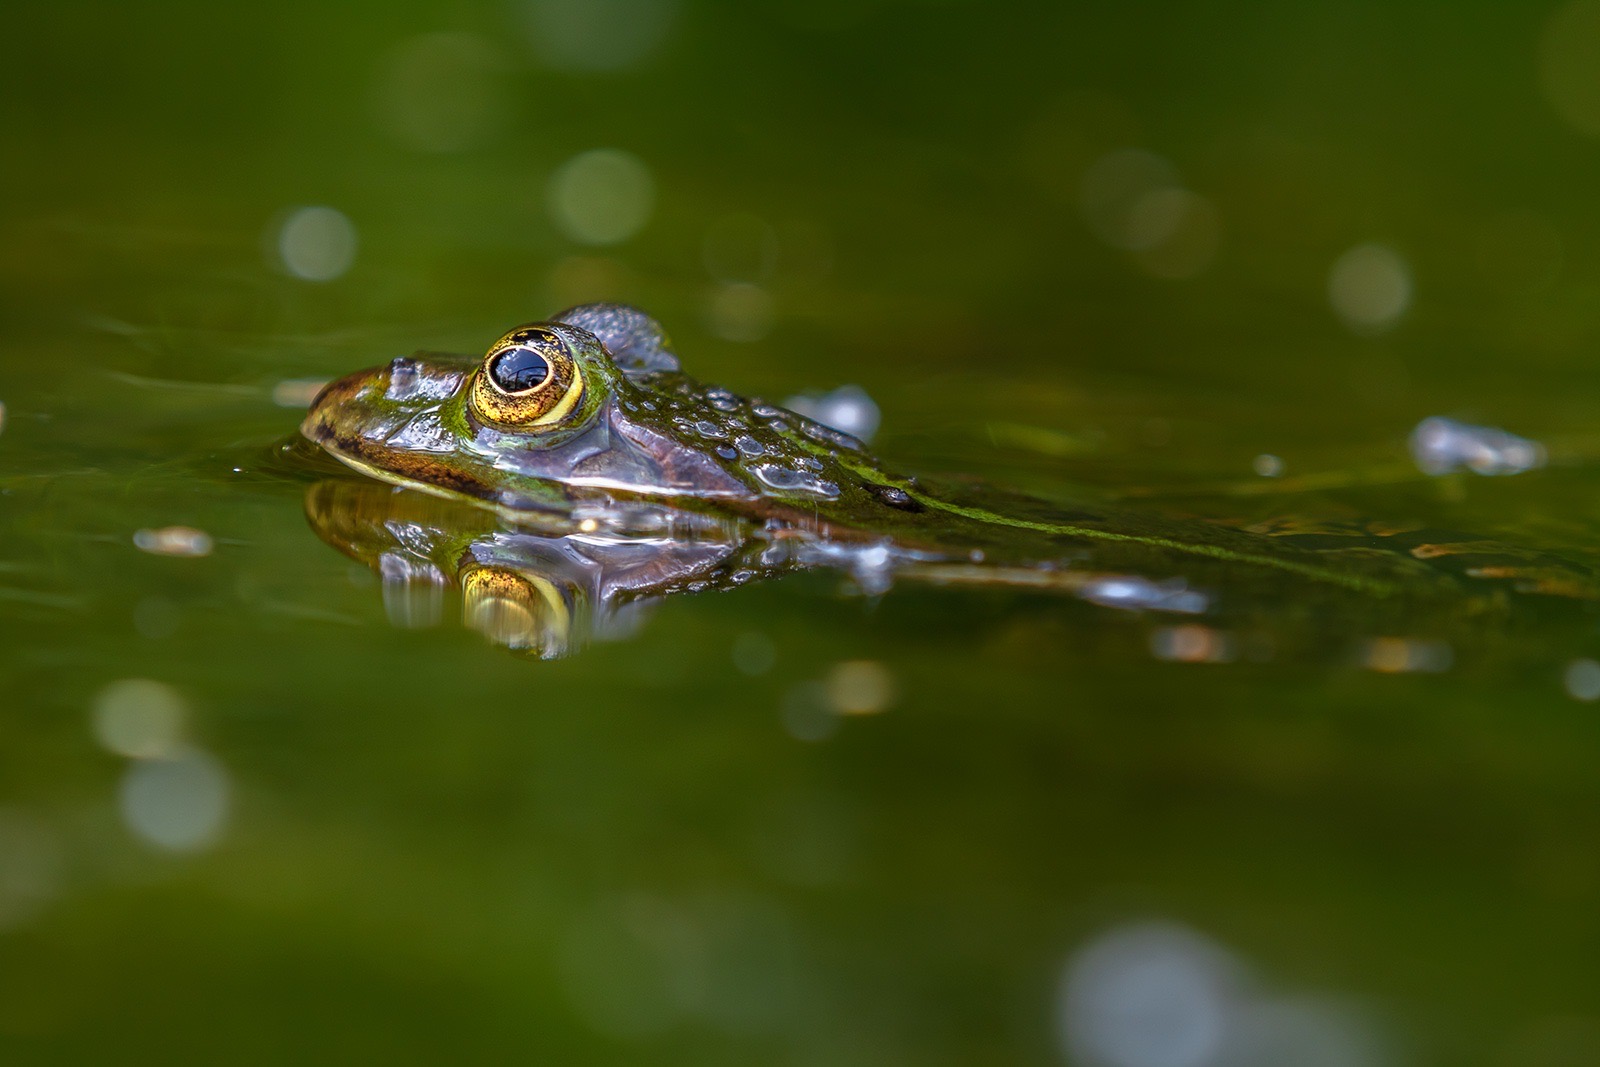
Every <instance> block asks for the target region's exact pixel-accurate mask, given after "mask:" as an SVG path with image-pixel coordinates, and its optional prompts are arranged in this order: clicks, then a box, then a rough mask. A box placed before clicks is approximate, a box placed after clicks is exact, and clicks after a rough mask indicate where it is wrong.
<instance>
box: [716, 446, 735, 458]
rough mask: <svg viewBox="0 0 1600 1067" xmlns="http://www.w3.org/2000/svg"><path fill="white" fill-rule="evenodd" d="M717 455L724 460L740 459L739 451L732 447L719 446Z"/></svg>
mask: <svg viewBox="0 0 1600 1067" xmlns="http://www.w3.org/2000/svg"><path fill="white" fill-rule="evenodd" d="M717 455H719V456H721V457H722V458H723V459H738V458H739V450H738V449H737V448H734V447H733V446H732V445H718V446H717Z"/></svg>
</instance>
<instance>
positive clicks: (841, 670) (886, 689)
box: [827, 659, 895, 715]
mask: <svg viewBox="0 0 1600 1067" xmlns="http://www.w3.org/2000/svg"><path fill="white" fill-rule="evenodd" d="M827 687H828V703H829V704H831V705H832V706H833V710H834V711H836V712H838V713H839V714H840V715H875V714H877V713H878V712H880V711H882V710H884V709H885V708H887V707H888V706H889V705H890V704H891V703H893V702H894V697H895V683H894V675H893V674H891V673H889V668H887V667H885V666H884V665H883V664H881V663H878V662H875V661H873V660H865V659H856V660H846V661H844V662H843V663H838V664H835V665H834V668H833V670H831V671H829V672H828V681H827Z"/></svg>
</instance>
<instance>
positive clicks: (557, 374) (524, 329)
mask: <svg viewBox="0 0 1600 1067" xmlns="http://www.w3.org/2000/svg"><path fill="white" fill-rule="evenodd" d="M582 396H583V372H582V371H581V370H579V369H578V365H577V363H576V362H575V361H574V360H573V358H572V353H571V352H569V351H568V350H567V346H566V344H565V343H564V342H563V341H562V340H561V338H560V337H557V336H556V334H555V333H554V332H553V331H551V330H548V329H546V328H545V327H543V326H518V327H517V328H516V329H514V330H512V331H511V332H509V333H507V334H506V335H505V336H504V337H502V338H500V340H498V341H496V342H495V343H494V344H493V345H491V346H490V347H489V354H488V355H487V356H485V357H484V360H483V366H481V367H479V368H478V369H477V370H476V371H475V372H474V373H473V376H472V392H471V398H470V400H471V407H472V413H473V414H474V415H476V416H477V417H478V418H480V419H482V420H483V421H485V422H489V423H494V424H495V425H498V426H505V427H514V428H516V429H519V430H529V429H537V428H539V427H542V426H554V425H556V424H558V423H559V422H560V421H561V420H562V419H563V418H565V417H566V416H567V415H568V414H569V413H570V412H571V411H572V409H573V408H574V407H576V406H577V404H578V400H579V398H581V397H582Z"/></svg>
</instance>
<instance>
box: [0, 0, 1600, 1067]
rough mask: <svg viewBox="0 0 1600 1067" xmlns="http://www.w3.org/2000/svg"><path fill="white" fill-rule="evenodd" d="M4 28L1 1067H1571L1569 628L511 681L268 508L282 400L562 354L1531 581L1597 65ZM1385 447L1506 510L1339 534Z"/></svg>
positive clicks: (809, 16) (1080, 29)
mask: <svg viewBox="0 0 1600 1067" xmlns="http://www.w3.org/2000/svg"><path fill="white" fill-rule="evenodd" d="M7 15H8V18H7V20H6V21H7V23H8V28H7V31H6V32H5V33H4V34H3V35H0V403H3V404H4V409H3V412H4V414H3V420H4V421H3V424H0V682H3V690H0V692H3V694H4V700H3V702H0V708H3V711H0V737H3V739H4V742H5V743H4V745H3V746H0V1057H3V1059H4V1061H5V1062H7V1063H30V1064H31V1063H86V1062H91V1063H92V1062H100V1063H162V1064H170V1063H217V1062H230V1063H282V1062H300V1063H321V1062H349V1061H350V1060H353V1059H361V1060H365V1059H374V1058H379V1057H381V1058H383V1059H385V1060H387V1061H389V1062H397V1063H398V1062H407V1063H409V1062H416V1063H437V1062H516V1061H534V1060H537V1061H541V1062H557V1063H607V1062H616V1063H629V1064H636V1063H685V1064H720V1063H729V1064H735V1063H737V1064H746V1063H775V1064H777V1063H781V1064H807V1065H810V1064H816V1065H823V1064H827V1065H835V1064H840V1065H848V1064H862V1065H866V1064H873V1065H880V1064H898V1063H904V1064H913V1063H914V1064H934V1063H952V1064H955V1063H962V1064H965V1063H980V1062H981V1063H1062V1062H1067V1063H1074V1064H1083V1065H1088V1067H1099V1065H1105V1067H1218V1065H1225V1064H1228V1065H1261V1067H1266V1065H1269V1064H1270V1065H1277V1067H1282V1065H1314V1067H1367V1065H1390V1064H1394V1065H1399V1064H1456V1063H1461V1064H1492V1065H1497V1067H1500V1065H1529V1067H1564V1065H1575V1064H1590V1063H1594V1062H1596V1061H1597V1060H1600V1007H1597V997H1600V979H1597V976H1596V971H1595V966H1594V959H1595V957H1596V950H1597V949H1600V918H1597V916H1600V910H1597V908H1596V904H1597V902H1600V784H1597V778H1596V775H1595V773H1594V771H1595V767H1596V765H1597V758H1600V726H1597V724H1596V722H1595V718H1594V709H1593V707H1592V706H1591V705H1590V704H1589V703H1588V702H1587V700H1586V699H1575V697H1587V696H1588V694H1589V692H1590V690H1589V689H1587V688H1586V687H1585V685H1584V684H1582V679H1583V676H1582V673H1581V671H1580V673H1579V675H1578V682H1577V683H1575V682H1574V681H1573V678H1574V675H1573V673H1572V666H1571V663H1570V662H1569V661H1570V659H1571V657H1572V656H1575V655H1580V654H1584V653H1587V654H1589V655H1595V654H1600V634H1597V633H1596V632H1595V630H1594V627H1593V624H1592V622H1589V621H1581V622H1576V623H1573V624H1572V625H1571V627H1570V628H1569V629H1568V630H1567V631H1565V632H1564V639H1563V642H1562V645H1563V647H1562V651H1561V652H1560V653H1559V654H1557V653H1556V652H1555V651H1554V650H1552V651H1551V653H1550V654H1549V655H1548V656H1547V657H1544V658H1543V659H1541V658H1539V657H1533V658H1532V660H1531V661H1529V660H1524V661H1522V662H1523V663H1524V665H1523V666H1519V667H1517V668H1516V669H1497V670H1495V671H1492V672H1491V671H1477V670H1474V665H1473V664H1472V663H1470V662H1460V661H1459V660H1458V662H1456V663H1455V664H1454V666H1453V667H1452V669H1450V670H1447V671H1444V672H1441V673H1426V672H1425V673H1412V674H1401V675H1391V674H1384V673H1376V672H1373V671H1369V670H1363V669H1360V667H1359V665H1358V659H1357V657H1356V654H1355V652H1354V651H1351V650H1344V651H1341V650H1338V649H1335V650H1333V654H1332V655H1330V657H1329V660H1330V661H1331V662H1332V663H1333V664H1334V665H1333V666H1329V665H1328V664H1327V663H1321V664H1320V665H1309V664H1297V663H1289V662H1264V663H1230V664H1195V663H1169V662H1156V661H1155V660H1154V659H1153V658H1152V655H1151V648H1152V647H1153V646H1152V641H1153V640H1156V638H1155V637H1154V636H1153V635H1154V634H1156V633H1157V632H1158V626H1159V625H1160V624H1159V622H1158V620H1152V619H1145V618H1141V617H1136V616H1121V615H1118V616H1115V617H1112V615H1111V613H1108V612H1106V611H1104V610H1103V609H1098V608H1093V607H1091V606H1089V605H1084V604H1076V603H1071V604H1063V603H1058V602H1051V601H1042V600H1038V599H1032V598H1029V597H1026V596H1022V595H1018V594H1001V593H995V592H982V591H962V592H957V591H935V590H926V589H925V590H913V589H904V590H896V591H894V592H893V593H892V594H890V595H889V596H888V597H886V598H884V599H883V600H882V601H881V602H873V601H868V600H865V599H862V598H859V597H841V596H839V595H838V590H837V588H836V582H835V581H834V580H833V579H828V578H823V577H815V578H805V579H800V580H791V581H786V582H782V583H776V584H772V585H768V586H762V587H752V588H746V589H742V590H739V591H737V592H736V593H730V594H726V595H710V596H704V597H698V598H688V599H679V600H675V601H672V602H670V603H667V604H663V605H661V606H660V609H659V610H658V612H657V613H656V614H655V616H654V617H653V618H652V619H650V620H649V621H648V623H647V625H646V626H645V627H644V629H643V630H642V631H641V632H640V633H639V634H638V635H637V636H636V637H634V638H633V639H631V640H628V641H624V642H616V643H606V644H598V645H596V646H595V647H593V648H591V649H589V650H588V651H587V652H585V653H584V654H583V655H581V656H579V657H576V658H574V659H571V660H566V661H561V662H551V663H540V662H530V661H526V660H521V659H517V658H515V657H512V656H509V655H506V654H505V653H504V652H502V651H500V650H498V649H494V648H492V647H490V646H489V645H487V644H486V643H484V642H483V641H481V640H480V639H479V638H478V637H476V636H475V635H473V634H470V633H468V632H466V631H464V630H462V629H461V628H459V627H454V626H451V627H446V628H441V629H436V630H428V631H408V630H403V629H396V628H393V627H391V626H390V625H389V624H388V622H387V620H386V618H385V614H384V609H383V604H382V602H381V599H380V596H379V591H378V588H377V584H376V580H375V579H373V578H372V577H371V576H370V575H369V574H367V573H366V572H365V571H364V570H363V569H361V568H359V567H357V566H355V565H353V564H352V563H350V561H348V560H346V559H344V558H343V557H341V556H339V555H338V554H336V553H335V552H333V551H331V550H330V549H328V548H326V547H325V546H323V545H322V544H321V542H319V541H318V540H317V538H316V537H315V535H314V534H313V533H312V532H311V531H310V530H309V529H308V528H307V527H306V524H305V520H304V518H303V516H302V514H301V503H300V498H301V495H302V492H303V490H304V487H305V483H304V481H303V480H299V479H297V478H296V477H294V476H292V472H290V473H289V474H286V473H285V472H284V471H283V470H282V469H281V467H280V466H279V465H278V463H277V461H276V460H274V459H273V455H274V453H273V452H272V446H273V445H274V443H275V442H277V441H280V440H282V439H283V438H284V437H286V436H287V435H289V434H291V433H292V432H293V430H294V427H295V426H296V424H297V422H298V419H299V413H298V411H297V410H296V408H295V404H296V403H297V399H296V398H297V397H299V398H300V400H299V402H300V403H303V395H304V392H305V388H306V386H305V383H306V382H309V381H315V380H320V379H324V378H327V377H329V376H332V375H335V374H340V373H344V372H346V371H348V370H352V369H355V368H357V367H360V366H365V365H368V364H372V363H376V362H381V361H383V360H385V359H387V358H389V357H390V356H392V355H394V354H396V353H399V352H407V351H410V350H412V349H415V348H442V349H447V350H455V351H476V350H479V349H481V348H482V347H483V345H484V344H485V343H487V342H488V341H489V340H491V339H492V338H494V337H495V336H497V335H498V334H499V333H500V332H501V331H502V330H503V329H505V328H506V327H507V326H509V325H511V324H513V323H515V322H519V321H523V320H526V319H531V318H537V317H539V316H541V315H544V314H548V313H550V312H553V311H555V310H556V309H557V308H559V307H562V306H565V305H567V304H570V303H574V302H578V301H581V300H591V299H601V298H610V299H624V300H628V301H632V302H635V303H638V304H640V305H641V306H643V307H645V308H647V309H649V310H650V311H651V312H652V313H653V314H655V315H656V316H657V317H658V318H660V319H661V320H662V321H663V322H664V323H665V324H666V326H667V328H668V329H669V330H670V331H671V333H672V334H673V336H674V338H675V340H676V342H677V344H678V348H679V350H680V351H681V352H682V354H683V355H684V359H685V364H686V368H687V369H688V370H689V371H691V372H692V373H694V374H696V375H698V376H700V377H703V378H705V379H708V380H712V381H718V382H724V383H726V384H727V385H729V386H730V387H732V388H735V389H737V390H740V391H744V392H751V393H760V394H763V395H767V396H771V397H782V396H786V395H789V394H791V393H793V392H796V391H799V390H802V389H808V388H829V387H832V386H834V385H836V384H838V383H840V382H844V381H850V382H855V383H858V384H860V385H862V386H864V387H866V388H867V389H868V391H869V392H870V393H871V394H872V396H873V397H874V398H875V399H876V400H877V402H878V404H879V405H880V407H881V408H882V410H883V413H884V420H885V428H884V431H883V433H882V435H881V438H880V442H881V445H882V448H883V451H884V452H885V453H886V454H888V455H891V456H892V457H893V458H894V459H895V460H896V461H897V462H900V463H902V464H904V465H907V466H909V467H912V468H916V469H921V470H928V471H939V470H943V471H947V472H956V473H976V474H983V475H987V476H990V477H994V478H997V479H1000V480H1003V481H1006V482H1009V483H1011V484H1015V485H1020V486H1023V487H1026V488H1030V489H1033V490H1035V491H1038V492H1045V493H1052V494H1054V495H1057V496H1064V495H1068V494H1069V493H1070V492H1073V491H1077V490H1080V489H1081V490H1084V491H1088V490H1091V489H1092V490H1093V491H1095V492H1098V493H1112V494H1117V493H1124V492H1128V493H1131V492H1133V491H1134V490H1137V491H1139V492H1141V493H1145V494H1146V495H1150V494H1162V493H1165V494H1169V495H1183V496H1184V498H1185V499H1186V500H1187V501H1188V506H1191V507H1194V508H1196V509H1198V510H1203V511H1207V512H1209V513H1217V514H1230V513H1237V512H1238V511H1240V510H1246V509H1245V505H1244V504H1241V503H1240V498H1239V497H1238V496H1237V495H1236V492H1237V490H1238V486H1240V485H1242V484H1245V483H1249V484H1251V485H1256V486H1257V487H1259V484H1260V482H1261V480H1260V479H1259V478H1258V477H1257V475H1256V474H1254V473H1253V469H1257V468H1253V463H1254V462H1255V461H1256V460H1257V459H1258V458H1259V457H1261V456H1263V455H1269V456H1273V457H1278V458H1279V460H1280V461H1281V462H1282V464H1283V468H1284V471H1285V478H1284V480H1283V488H1282V490H1281V491H1280V492H1279V493H1277V494H1276V495H1275V496H1274V497H1273V498H1272V499H1271V500H1268V501H1266V502H1260V501H1258V500H1256V499H1255V498H1252V502H1251V503H1250V504H1249V509H1257V510H1262V511H1269V512H1270V511H1277V512H1282V513H1310V514H1314V515H1335V516H1341V517H1349V516H1352V515H1355V516H1361V517H1382V518H1392V519H1395V520H1397V521H1413V520H1415V521H1426V522H1430V523H1437V524H1440V525H1445V526H1448V527H1451V528H1459V529H1468V530H1475V531H1483V532H1484V533H1487V534H1493V535H1495V536H1499V537H1501V538H1503V539H1506V540H1513V541H1519V542H1528V543H1532V544H1535V545H1541V546H1547V547H1556V548H1564V549H1570V550H1582V549H1585V548H1588V547H1589V546H1592V545H1593V544H1594V543H1595V537H1594V535H1595V533H1596V531H1597V530H1600V493H1597V490H1600V476H1597V475H1596V473H1595V469H1596V468H1595V465H1594V462H1593V461H1594V459H1595V458H1596V457H1597V456H1600V435H1597V434H1596V433H1595V431H1594V426H1595V419H1596V415H1597V414H1600V402H1597V400H1596V387H1597V386H1600V367H1597V366H1596V363H1595V361H1594V359H1593V358H1592V354H1593V352H1594V349H1595V345H1596V340H1597V337H1600V299H1597V297H1600V200H1597V198H1596V196H1595V190H1596V188H1597V187H1600V186H1597V182H1600V140H1597V135H1600V4H1597V3H1594V2H1590V0H1578V2H1574V3H1568V4H1566V5H1561V4H1493V3H1477V2H1468V3H1457V4H1453V5H1448V6H1444V5H1437V4H1425V3H1396V2H1392V0H1391V2H1385V3H1377V2H1373V3H1353V2H1326V3H1318V4H1297V3H1274V4H1265V3H1263V4H1247V3H1231V4H1224V3H1206V4H1193V5H1176V4H1158V3H1152V2H1133V3H1125V4H1121V5H1115V6H1113V5H1088V4H1037V5H1026V4H979V3H976V2H973V0H862V2H853V3H852V2H845V0H818V2H803V0H751V2H747V3H732V2H726V3H713V2H709V0H698V2H696V0H590V2H584V0H505V2H496V3H476V2H467V0H457V2H450V3H427V4H424V3H406V2H399V3H388V4H342V5H333V6H329V5H317V4H311V3H296V2H282V3H275V4H271V5H260V6H236V5H217V4H200V3H178V2H171V3H147V4H99V3H73V2H66V3H53V4H49V5H45V4H38V3H29V2H23V3H17V4H13V5H12V6H11V7H10V8H9V9H8V11H7ZM1441 413H1443V414H1451V415H1457V416H1462V417H1467V418H1474V419H1482V420H1484V421H1487V422H1492V423H1497V424H1503V425H1506V426H1508V427H1511V428H1513V429H1516V430H1517V431H1518V432H1521V433H1527V434H1530V435H1533V436H1535V437H1538V438H1539V439H1541V440H1543V441H1545V442H1546V443H1547V444H1548V445H1549V446H1550V449H1551V455H1552V460H1553V467H1554V468H1555V469H1552V470H1551V471H1547V472H1542V473H1539V474H1531V475H1527V476H1524V477H1521V478H1516V479H1504V480H1488V479H1483V480H1475V481H1472V482H1465V481H1460V480H1448V481H1445V482H1439V483H1424V481H1423V480H1422V479H1420V478H1416V477H1410V478H1401V479H1400V480H1399V483H1398V484H1396V485H1388V486H1378V487H1374V486H1373V485H1372V484H1370V483H1369V482H1366V481H1364V480H1363V478H1362V477H1361V476H1360V475H1359V474H1349V472H1360V471H1364V470H1369V469H1381V470H1390V469H1391V467H1386V466H1385V464H1390V465H1392V464H1393V463H1394V462H1395V460H1396V457H1400V459H1401V465H1402V467H1403V466H1404V462H1403V457H1404V439H1405V435H1406V433H1407V432H1408V431H1409V430H1410V428H1411V427H1412V426H1413V425H1414V424H1415V422H1416V421H1417V420H1418V419H1419V418H1422V417H1424V416H1427V415H1433V414H1441ZM1302 474H1304V475H1308V476H1329V477H1331V478H1332V480H1333V482H1341V481H1343V482H1347V483H1350V485H1352V486H1353V488H1347V489H1346V490H1343V491H1337V492H1334V491H1314V490H1313V489H1311V488H1305V487H1304V485H1303V484H1302V485H1301V486H1300V487H1299V488H1297V483H1296V482H1295V478H1296V476H1298V475H1302ZM1347 475H1348V476H1347ZM1313 480H1314V479H1313ZM1323 484H1327V483H1326V482H1325V483H1323ZM1218 487H1220V488H1218ZM172 525H184V526H189V527H194V528H197V529H200V530H202V531H204V532H205V534H206V535H207V537H208V538H209V539H210V542H211V544H210V551H209V552H208V553H206V554H203V555H199V556H195V557H178V558H173V557H169V556H164V555H161V554H158V553H151V552H148V551H140V550H139V548H138V547H136V545H135V543H134V535H135V532H136V531H139V530H149V529H159V528H163V527H168V526H172ZM1375 636H1382V635H1376V634H1368V633H1352V634H1349V635H1348V637H1349V639H1350V642H1351V649H1354V648H1355V647H1356V646H1357V644H1358V643H1359V641H1361V640H1363V639H1368V638H1371V637H1375ZM1401 636H1406V635H1401ZM1516 639H1517V635H1515V634H1507V635H1506V640H1507V641H1508V642H1510V641H1514V640H1516ZM1156 647H1159V646H1158V645H1157V646H1156ZM1346 653H1348V654H1346ZM862 662H865V663H868V664H870V665H871V667H870V670H871V671H875V672H877V673H876V674H875V675H874V676H875V677H879V678H886V679H888V681H889V685H890V693H889V696H888V697H887V699H886V700H885V701H883V702H881V703H880V708H879V710H880V711H881V714H876V715H871V716H848V715H843V714H840V713H839V712H838V708H837V707H836V706H834V705H830V704H829V700H830V698H829V696H828V694H829V692H830V691H831V690H830V681H832V682H834V683H837V681H838V679H839V678H840V677H841V673H840V672H841V671H843V672H845V673H844V675H843V676H844V677H848V676H849V671H850V670H851V669H853V668H850V667H849V666H847V665H850V664H860V663H862ZM1564 679H1565V681H1564ZM836 704H837V701H835V705H836ZM119 722H120V723H124V724H126V723H128V722H135V723H140V724H143V726H142V727H141V729H143V730H144V733H142V734H137V735H136V736H133V737H131V738H130V737H129V736H124V735H122V734H119V733H118V732H117V729H116V728H115V726H114V724H116V723H119ZM108 724H112V725H108ZM152 738H153V739H154V740H152ZM158 742H159V743H158ZM151 745H155V748H151V747H150V746H151ZM152 755H156V756H159V758H150V757H151V756H152Z"/></svg>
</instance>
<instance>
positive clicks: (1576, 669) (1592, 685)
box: [1561, 659, 1600, 702]
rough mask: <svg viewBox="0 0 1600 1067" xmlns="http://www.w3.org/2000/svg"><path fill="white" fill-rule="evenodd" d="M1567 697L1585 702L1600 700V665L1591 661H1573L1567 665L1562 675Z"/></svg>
mask: <svg viewBox="0 0 1600 1067" xmlns="http://www.w3.org/2000/svg"><path fill="white" fill-rule="evenodd" d="M1561 680H1562V682H1563V683H1564V684H1565V685H1566V689H1567V695H1568V696H1570V697H1571V698H1572V699H1573V700H1582V701H1585V702H1589V701H1595V700H1600V663H1596V662H1595V661H1594V660H1592V659H1575V660H1573V661H1572V662H1571V663H1569V664H1567V669H1566V672H1565V673H1564V674H1563V675H1562V678H1561Z"/></svg>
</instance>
